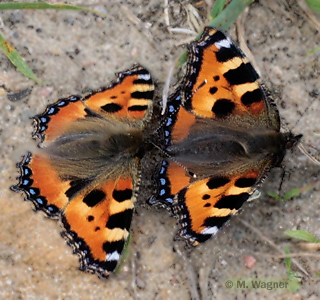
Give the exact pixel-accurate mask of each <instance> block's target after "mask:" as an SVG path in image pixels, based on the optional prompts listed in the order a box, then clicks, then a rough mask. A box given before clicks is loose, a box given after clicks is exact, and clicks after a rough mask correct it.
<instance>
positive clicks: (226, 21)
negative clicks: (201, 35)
mask: <svg viewBox="0 0 320 300" xmlns="http://www.w3.org/2000/svg"><path fill="white" fill-rule="evenodd" d="M253 2H254V0H233V1H231V2H230V3H229V5H228V6H227V7H226V8H225V9H224V10H223V11H222V12H221V13H220V14H219V15H218V16H217V17H216V18H214V19H213V20H212V21H211V22H210V23H209V25H208V26H211V27H216V28H221V29H222V30H227V29H228V28H229V27H230V26H231V24H232V23H233V22H234V21H235V20H236V19H237V18H238V17H239V16H240V14H241V13H242V12H243V10H244V9H245V8H246V7H247V6H249V5H250V4H251V3H253Z"/></svg>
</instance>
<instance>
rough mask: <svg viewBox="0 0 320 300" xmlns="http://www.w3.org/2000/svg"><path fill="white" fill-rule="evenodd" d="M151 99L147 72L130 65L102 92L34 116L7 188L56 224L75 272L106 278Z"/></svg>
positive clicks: (130, 205)
mask: <svg viewBox="0 0 320 300" xmlns="http://www.w3.org/2000/svg"><path fill="white" fill-rule="evenodd" d="M153 95H154V85H153V80H152V78H151V75H150V73H149V71H148V70H146V69H145V68H143V67H142V66H140V65H134V66H133V67H132V68H131V69H128V70H126V71H124V72H122V73H119V74H117V80H116V81H115V82H114V83H112V84H111V85H110V86H109V87H107V88H102V89H100V90H97V91H95V92H92V93H90V94H89V95H87V96H85V97H81V96H70V97H68V98H64V99H60V100H58V101H57V102H56V103H54V104H51V105H49V106H48V107H47V108H46V109H45V111H44V112H43V113H42V114H39V115H37V116H35V117H34V124H35V131H34V134H33V136H34V138H36V139H38V140H39V145H38V146H39V149H38V151H37V152H35V153H31V152H29V153H28V154H27V155H26V156H24V158H23V160H22V161H21V162H20V163H19V164H18V165H17V167H18V168H19V169H20V176H19V177H18V178H17V179H18V183H17V184H16V185H15V186H12V187H11V188H12V190H14V191H16V192H19V191H22V192H24V193H25V195H26V200H29V201H31V202H32V203H33V204H34V207H35V209H36V210H41V211H43V212H44V213H45V214H46V215H47V216H48V217H49V218H52V219H58V220H59V221H60V222H61V223H62V226H63V232H62V236H63V237H64V238H65V239H66V241H67V243H68V244H69V245H70V246H71V247H72V248H73V251H74V253H76V254H77V255H78V256H79V261H80V269H81V270H83V271H87V272H91V273H97V274H98V275H100V276H102V277H108V275H109V274H110V272H112V271H114V269H115V268H116V266H117V263H118V261H119V259H120V256H121V253H122V251H123V249H124V247H125V243H126V241H127V239H128V236H129V228H130V225H131V219H132V214H133V209H134V202H135V200H136V197H137V192H138V188H139V183H140V159H141V158H142V157H143V155H144V152H145V148H146V144H147V140H146V138H145V136H144V132H143V130H144V128H145V125H146V124H147V123H148V122H149V120H150V118H151V115H152V108H153Z"/></svg>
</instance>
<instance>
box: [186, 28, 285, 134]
mask: <svg viewBox="0 0 320 300" xmlns="http://www.w3.org/2000/svg"><path fill="white" fill-rule="evenodd" d="M188 49H189V59H188V63H187V71H186V75H185V77H184V79H183V82H182V86H183V88H182V89H181V97H182V104H183V106H184V107H185V108H186V109H187V110H188V111H190V112H192V113H193V114H195V115H197V116H199V117H203V118H212V119H217V120H219V121H220V122H228V123H235V124H238V125H241V126H244V127H246V128H252V127H254V128H256V127H257V126H260V125H261V126H262V127H264V128H265V127H267V128H272V129H274V130H276V131H279V130H280V118H279V112H278V110H277V108H276V105H275V103H274V101H273V100H272V98H271V97H270V96H269V92H268V91H267V90H266V89H265V88H264V85H263V84H261V82H260V78H259V75H258V74H257V72H256V71H255V69H254V68H253V66H252V65H251V63H250V62H249V61H248V59H247V58H246V56H245V55H244V54H243V53H242V51H241V50H240V49H239V48H238V47H237V46H236V45H235V44H234V43H233V42H232V41H231V40H230V38H228V37H227V36H226V35H225V34H224V33H223V32H221V31H218V30H217V29H214V28H211V27H206V28H205V29H204V31H203V34H202V35H201V37H200V39H199V40H197V41H195V42H193V43H191V44H190V45H189V47H188Z"/></svg>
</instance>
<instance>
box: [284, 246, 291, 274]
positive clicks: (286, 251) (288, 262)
mask: <svg viewBox="0 0 320 300" xmlns="http://www.w3.org/2000/svg"><path fill="white" fill-rule="evenodd" d="M284 252H285V254H290V250H289V248H288V247H286V248H285V250H284ZM284 261H285V263H286V266H287V272H288V274H290V273H291V257H286V258H285V259H284Z"/></svg>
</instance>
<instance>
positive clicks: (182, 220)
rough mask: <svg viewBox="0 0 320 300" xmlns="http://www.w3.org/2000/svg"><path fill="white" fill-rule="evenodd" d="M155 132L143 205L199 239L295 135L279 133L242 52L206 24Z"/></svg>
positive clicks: (234, 207)
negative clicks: (157, 145) (158, 151)
mask: <svg viewBox="0 0 320 300" xmlns="http://www.w3.org/2000/svg"><path fill="white" fill-rule="evenodd" d="M188 52H189V56H188V62H187V67H186V74H185V76H184V78H183V79H182V82H181V84H180V85H179V86H178V88H177V89H176V90H175V92H174V93H173V94H172V95H170V96H169V99H168V102H167V107H166V112H165V114H164V118H163V120H162V124H163V125H162V126H161V127H160V130H159V131H160V136H161V138H162V139H163V147H162V151H163V152H164V153H165V154H166V158H164V159H163V160H162V161H161V163H160V164H159V167H158V170H157V171H156V172H155V174H154V179H155V181H156V183H157V191H156V193H155V194H154V196H152V197H151V198H150V199H149V200H148V202H149V204H151V205H152V204H163V205H164V206H166V207H167V208H169V209H170V210H172V212H173V214H174V215H175V216H176V217H177V218H178V223H179V231H178V235H177V239H182V240H185V241H186V243H187V244H188V245H189V246H191V245H193V246H196V245H198V244H199V243H202V242H205V241H206V240H208V239H209V238H210V237H211V236H212V235H215V234H216V233H217V232H218V231H219V229H220V228H221V227H222V226H223V225H224V224H225V223H226V222H227V221H228V220H229V219H230V217H231V216H232V215H234V214H236V213H237V211H238V210H239V209H240V207H241V206H242V205H243V203H244V202H245V201H246V200H247V199H248V198H249V197H250V196H251V195H252V194H253V192H254V191H255V190H256V188H257V187H258V186H259V184H261V183H262V181H263V180H264V178H265V177H266V175H267V173H268V172H269V170H270V169H271V168H273V167H277V166H280V164H281V162H282V160H283V158H284V155H285V153H286V150H287V149H290V148H292V147H293V146H294V145H295V144H297V143H298V142H299V140H300V139H301V137H302V135H293V134H292V133H291V132H286V133H282V132H280V117H279V112H278V110H277V107H276V104H275V102H274V100H273V99H272V98H271V96H270V93H269V91H268V90H267V89H266V87H265V86H264V85H263V83H262V82H261V80H260V79H259V76H258V74H257V72H256V71H255V70H254V68H253V66H252V65H251V63H250V62H249V61H248V59H247V58H246V57H245V55H244V54H243V53H242V51H241V50H240V49H239V48H238V47H237V46H236V45H235V44H234V43H233V42H232V41H231V40H230V39H229V38H228V37H227V36H226V35H225V34H224V33H223V32H221V31H219V30H217V29H214V28H211V27H206V28H205V29H204V32H203V33H202V35H201V37H200V38H199V39H198V40H196V41H194V42H192V43H191V44H190V45H189V46H188Z"/></svg>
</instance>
